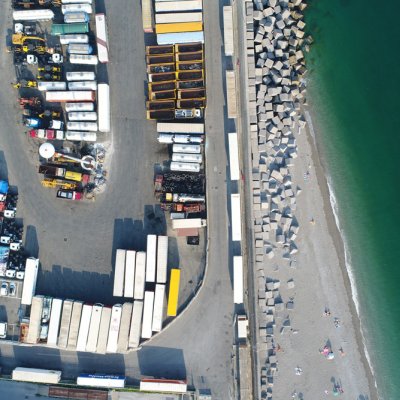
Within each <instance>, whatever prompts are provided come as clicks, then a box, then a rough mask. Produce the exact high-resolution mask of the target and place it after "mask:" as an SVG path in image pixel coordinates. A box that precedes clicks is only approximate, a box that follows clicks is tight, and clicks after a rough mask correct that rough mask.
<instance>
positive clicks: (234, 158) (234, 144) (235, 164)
mask: <svg viewBox="0 0 400 400" xmlns="http://www.w3.org/2000/svg"><path fill="white" fill-rule="evenodd" d="M228 141H229V169H230V175H231V180H232V181H238V180H239V178H240V169H239V147H238V137H237V133H228Z"/></svg>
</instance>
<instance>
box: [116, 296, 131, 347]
mask: <svg viewBox="0 0 400 400" xmlns="http://www.w3.org/2000/svg"><path fill="white" fill-rule="evenodd" d="M132 308H133V304H132V303H124V304H123V306H122V313H121V324H120V327H119V334H118V345H117V351H118V353H125V352H126V351H127V350H128V342H129V328H130V326H131V318H132Z"/></svg>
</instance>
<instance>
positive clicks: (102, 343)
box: [96, 307, 111, 354]
mask: <svg viewBox="0 0 400 400" xmlns="http://www.w3.org/2000/svg"><path fill="white" fill-rule="evenodd" d="M110 321H111V308H110V307H103V311H102V313H101V321H100V328H99V337H98V340H97V349H96V352H97V353H100V354H106V351H107V341H108V331H109V330H110Z"/></svg>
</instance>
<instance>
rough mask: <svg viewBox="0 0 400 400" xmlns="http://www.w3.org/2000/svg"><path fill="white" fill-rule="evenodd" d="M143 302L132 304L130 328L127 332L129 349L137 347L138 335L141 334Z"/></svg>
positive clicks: (136, 301) (138, 301)
mask: <svg viewBox="0 0 400 400" xmlns="http://www.w3.org/2000/svg"><path fill="white" fill-rule="evenodd" d="M142 315H143V301H142V300H135V302H134V303H133V311H132V319H131V328H130V331H129V348H131V349H136V348H137V347H139V343H140V335H141V332H142Z"/></svg>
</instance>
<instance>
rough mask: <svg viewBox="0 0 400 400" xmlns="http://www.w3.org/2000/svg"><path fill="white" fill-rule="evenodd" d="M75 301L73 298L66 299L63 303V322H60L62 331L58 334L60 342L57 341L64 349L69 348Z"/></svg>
mask: <svg viewBox="0 0 400 400" xmlns="http://www.w3.org/2000/svg"><path fill="white" fill-rule="evenodd" d="M73 303H74V301H73V300H64V303H63V309H62V314H61V323H60V333H59V335H58V342H57V345H58V347H60V348H62V349H66V348H67V343H68V334H69V327H70V323H71V314H72V304H73Z"/></svg>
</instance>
